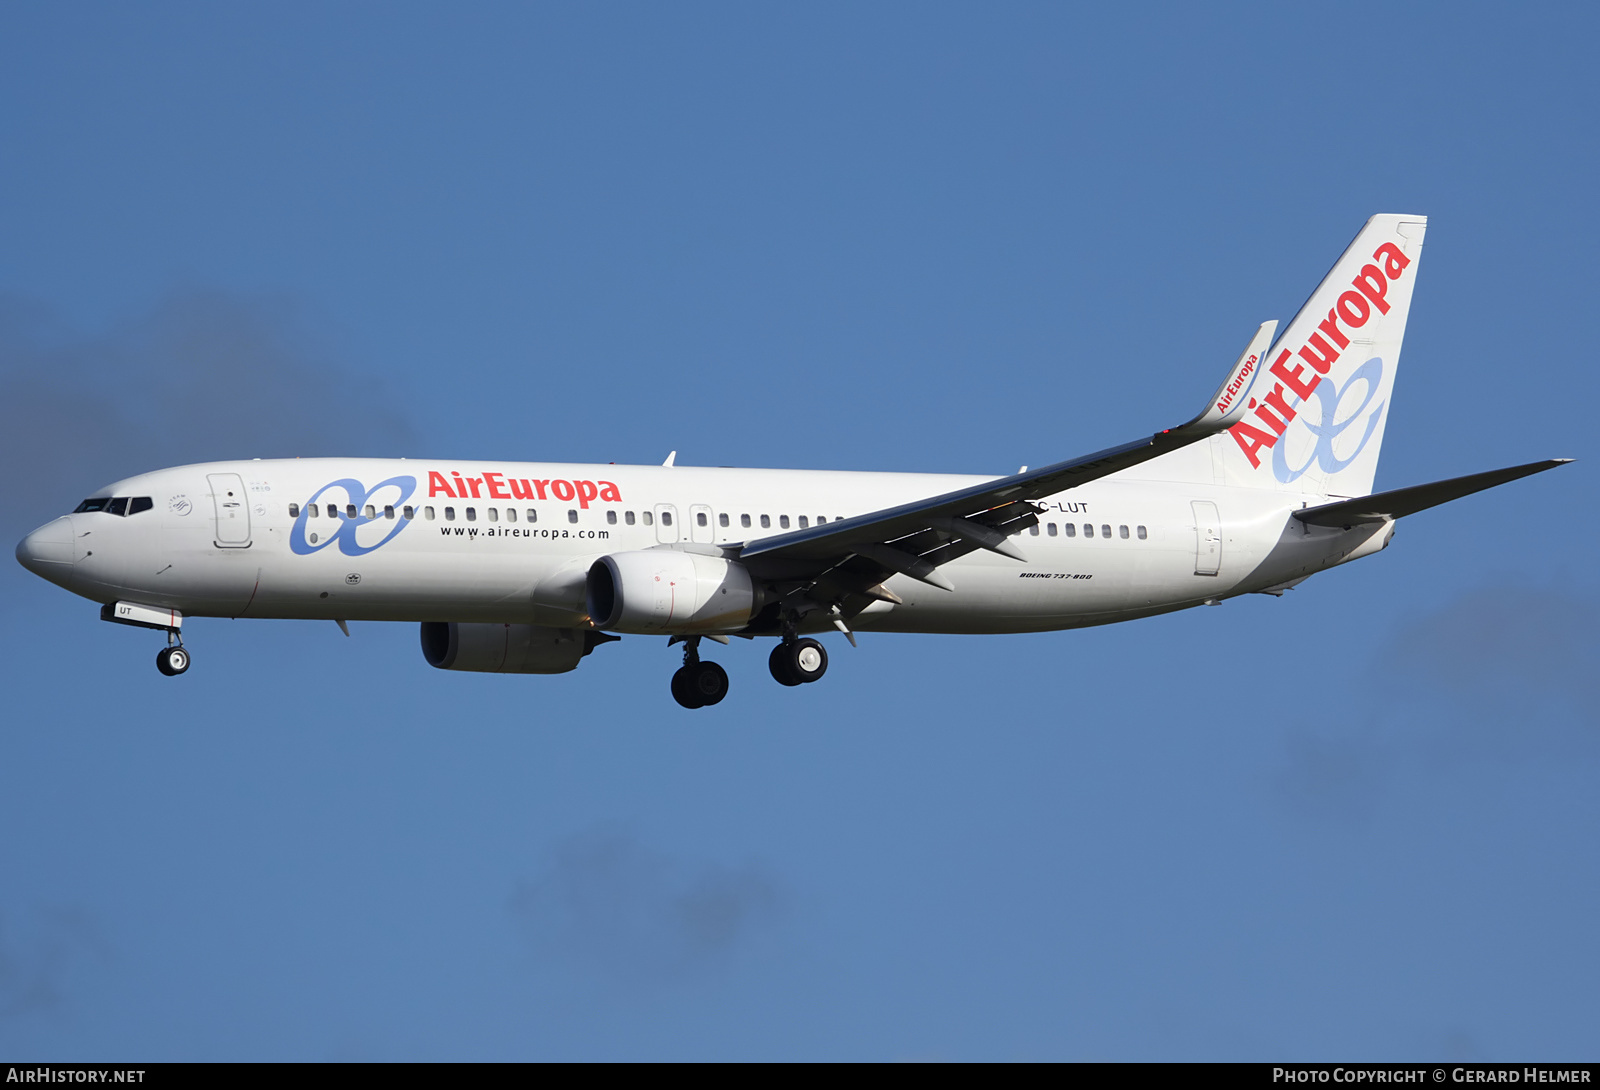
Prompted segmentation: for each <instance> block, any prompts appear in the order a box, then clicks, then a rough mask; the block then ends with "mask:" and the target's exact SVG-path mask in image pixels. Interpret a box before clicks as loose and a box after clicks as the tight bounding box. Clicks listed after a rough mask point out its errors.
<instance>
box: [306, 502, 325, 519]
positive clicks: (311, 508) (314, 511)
mask: <svg viewBox="0 0 1600 1090" xmlns="http://www.w3.org/2000/svg"><path fill="white" fill-rule="evenodd" d="M320 514H322V511H321V510H320V509H319V508H318V507H317V505H316V504H314V503H308V504H306V515H307V517H309V518H316V517H317V516H318V515H320Z"/></svg>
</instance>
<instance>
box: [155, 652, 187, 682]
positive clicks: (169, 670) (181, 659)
mask: <svg viewBox="0 0 1600 1090" xmlns="http://www.w3.org/2000/svg"><path fill="white" fill-rule="evenodd" d="M188 668H189V652H188V651H186V650H185V649H184V648H182V647H163V648H162V649H161V650H160V651H158V652H156V669H157V670H160V671H161V672H162V673H163V674H166V675H167V676H168V677H177V676H178V675H179V674H181V673H183V672H184V671H185V670H187V669H188Z"/></svg>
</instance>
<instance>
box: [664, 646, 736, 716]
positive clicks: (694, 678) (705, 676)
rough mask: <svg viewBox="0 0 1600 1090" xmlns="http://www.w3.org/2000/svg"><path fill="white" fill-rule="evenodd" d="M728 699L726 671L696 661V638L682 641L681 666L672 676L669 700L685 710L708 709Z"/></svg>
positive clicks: (698, 659) (698, 652)
mask: <svg viewBox="0 0 1600 1090" xmlns="http://www.w3.org/2000/svg"><path fill="white" fill-rule="evenodd" d="M727 695H728V671H726V670H724V669H723V668H722V667H720V666H718V665H717V664H716V663H714V662H701V661H700V637H699V636H690V637H688V638H687V639H685V640H684V641H683V666H682V667H680V668H679V670H678V672H677V673H675V674H673V675H672V699H674V700H676V701H677V702H678V703H679V704H682V705H683V706H684V707H685V708H708V707H710V706H711V705H712V704H715V703H717V702H718V701H720V700H721V699H722V698H723V697H725V696H727Z"/></svg>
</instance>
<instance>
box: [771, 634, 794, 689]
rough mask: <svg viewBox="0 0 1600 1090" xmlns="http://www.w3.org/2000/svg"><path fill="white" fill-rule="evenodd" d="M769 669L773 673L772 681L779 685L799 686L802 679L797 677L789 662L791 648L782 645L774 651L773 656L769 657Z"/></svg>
mask: <svg viewBox="0 0 1600 1090" xmlns="http://www.w3.org/2000/svg"><path fill="white" fill-rule="evenodd" d="M767 669H768V670H771V671H772V680H774V681H776V682H777V683H778V684H779V685H799V684H800V679H799V678H798V677H796V676H795V673H794V668H793V667H792V666H791V665H790V662H789V646H788V645H787V644H782V643H780V644H779V645H778V646H776V647H774V648H773V649H772V654H771V655H769V656H767Z"/></svg>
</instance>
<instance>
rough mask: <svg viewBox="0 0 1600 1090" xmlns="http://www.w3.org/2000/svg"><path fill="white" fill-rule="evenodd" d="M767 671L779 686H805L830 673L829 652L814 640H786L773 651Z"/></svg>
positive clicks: (768, 661) (768, 660)
mask: <svg viewBox="0 0 1600 1090" xmlns="http://www.w3.org/2000/svg"><path fill="white" fill-rule="evenodd" d="M767 669H769V670H771V671H772V676H773V678H774V679H775V680H776V681H777V682H778V684H779V685H804V684H805V683H806V682H808V681H816V680H817V679H818V678H820V677H821V676H822V675H823V674H825V673H827V672H828V652H827V650H826V649H825V648H824V647H823V646H822V644H820V643H818V642H817V641H816V640H813V639H803V640H795V639H789V640H784V641H783V642H782V643H780V644H778V646H776V647H774V648H773V649H772V654H771V656H770V657H769V658H768V659H767Z"/></svg>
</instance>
